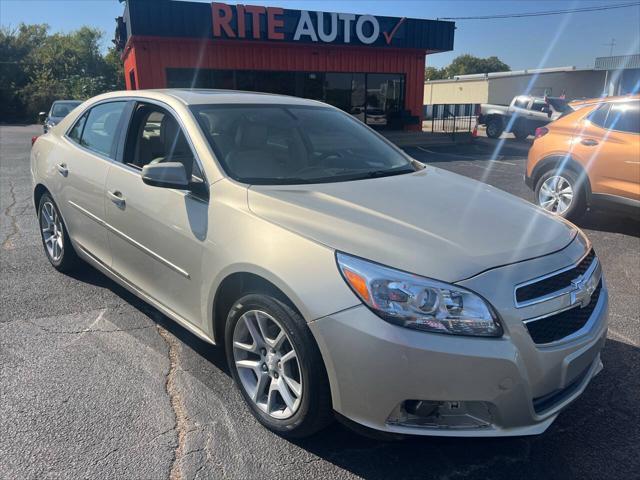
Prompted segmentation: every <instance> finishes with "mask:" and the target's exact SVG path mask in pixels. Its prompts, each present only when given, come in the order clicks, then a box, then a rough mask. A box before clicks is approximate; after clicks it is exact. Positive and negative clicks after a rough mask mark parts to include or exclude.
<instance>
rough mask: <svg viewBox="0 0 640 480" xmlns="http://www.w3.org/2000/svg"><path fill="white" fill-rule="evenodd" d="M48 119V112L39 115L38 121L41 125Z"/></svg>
mask: <svg viewBox="0 0 640 480" xmlns="http://www.w3.org/2000/svg"><path fill="white" fill-rule="evenodd" d="M46 118H47V112H40V113H39V114H38V121H39V122H40V123H44V121H45V119H46Z"/></svg>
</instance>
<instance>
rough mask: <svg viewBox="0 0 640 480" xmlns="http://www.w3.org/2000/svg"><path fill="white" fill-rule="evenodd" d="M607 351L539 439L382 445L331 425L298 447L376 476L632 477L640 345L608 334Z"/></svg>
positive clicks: (638, 448) (637, 441)
mask: <svg viewBox="0 0 640 480" xmlns="http://www.w3.org/2000/svg"><path fill="white" fill-rule="evenodd" d="M602 356H603V362H604V364H605V368H604V370H603V371H602V372H601V373H600V374H599V375H598V376H597V377H596V378H594V379H593V381H592V382H591V384H590V385H589V386H588V387H587V389H586V391H585V392H584V393H583V395H582V396H581V397H580V398H578V399H577V400H576V401H575V402H574V403H573V404H571V405H570V406H569V407H568V408H567V409H566V410H565V411H564V412H562V413H561V414H560V416H559V417H558V418H557V419H556V422H555V423H554V424H553V425H552V426H551V427H550V428H549V429H548V430H547V431H546V432H545V433H543V434H542V435H539V436H535V437H507V438H478V439H472V438H447V437H407V438H406V439H404V440H400V441H395V442H388V441H387V442H383V441H376V440H372V439H369V438H365V437H362V436H360V435H357V434H355V433H352V432H350V431H348V430H347V429H345V428H342V427H340V426H339V425H334V426H332V427H331V428H330V429H328V430H326V431H323V432H321V433H320V434H318V435H317V436H315V437H312V438H309V439H304V440H300V441H297V442H296V444H297V445H299V446H301V447H302V448H305V449H307V450H309V451H311V452H312V453H314V454H315V455H317V456H319V457H321V458H323V459H325V460H327V461H329V462H332V463H334V464H336V465H337V466H339V467H340V468H343V469H345V470H348V471H350V472H352V473H354V474H356V475H358V476H361V477H363V478H371V479H388V478H448V479H454V478H464V479H476V478H477V479H485V478H492V479H513V478H519V479H525V478H536V479H538V478H554V479H555V478H629V472H632V471H636V472H638V471H640V457H639V455H640V429H638V428H637V426H638V425H640V409H638V407H637V405H638V402H640V375H637V365H639V364H640V349H639V348H638V347H635V346H632V345H629V344H626V343H622V342H618V341H615V340H611V339H609V340H607V343H606V346H605V348H604V350H603V354H602ZM372 401H375V399H372ZM605 446H606V448H605ZM632 464H633V465H634V467H632ZM629 468H631V469H629Z"/></svg>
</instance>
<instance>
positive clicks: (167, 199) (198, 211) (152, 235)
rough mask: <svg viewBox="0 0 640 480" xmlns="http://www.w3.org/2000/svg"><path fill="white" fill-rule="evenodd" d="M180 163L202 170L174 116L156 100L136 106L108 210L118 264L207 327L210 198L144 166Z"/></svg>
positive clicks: (197, 176) (195, 173)
mask: <svg viewBox="0 0 640 480" xmlns="http://www.w3.org/2000/svg"><path fill="white" fill-rule="evenodd" d="M176 161H179V162H182V163H183V164H184V165H185V168H186V170H187V174H189V173H191V174H192V180H193V181H197V182H203V181H204V178H203V174H202V173H201V170H200V168H199V166H198V163H197V161H196V159H195V156H194V154H193V150H192V148H191V146H190V144H189V142H188V141H187V137H186V136H185V133H184V132H183V131H182V129H181V127H180V125H179V123H178V122H177V121H176V118H175V117H174V116H173V115H172V114H171V113H170V112H169V111H168V110H167V109H164V108H162V107H160V106H157V105H155V104H148V103H139V104H137V106H136V108H135V109H134V112H133V115H132V118H131V121H130V124H129V131H128V135H127V141H126V144H125V147H124V152H123V159H122V162H121V163H115V164H114V165H113V167H112V169H111V170H110V171H109V174H108V177H107V183H106V195H107V198H108V199H107V201H106V207H105V209H106V216H107V222H108V224H109V230H108V236H109V244H110V246H111V251H112V254H113V269H114V270H115V271H116V272H117V273H119V274H120V275H122V276H123V277H124V278H125V279H127V281H129V282H130V283H132V284H133V285H134V286H135V287H137V288H139V289H141V290H142V291H143V293H145V294H147V295H149V296H151V297H152V298H153V299H155V300H156V301H157V302H159V303H161V304H163V305H164V306H165V307H167V308H169V309H170V310H172V311H173V312H175V313H177V314H178V315H179V316H181V317H182V318H184V319H186V320H188V321H189V322H191V323H193V324H194V325H197V326H199V327H201V326H202V324H201V323H202V322H201V321H202V310H201V306H202V301H201V300H202V298H201V296H202V292H201V279H202V275H201V268H202V252H203V248H202V244H203V242H204V241H205V239H206V236H207V228H208V224H207V215H208V199H207V198H204V197H201V196H197V195H195V194H193V193H190V192H188V191H183V190H175V189H169V188H161V187H154V186H150V185H147V184H145V183H143V181H142V177H141V169H142V167H143V166H144V165H147V164H149V163H158V162H176Z"/></svg>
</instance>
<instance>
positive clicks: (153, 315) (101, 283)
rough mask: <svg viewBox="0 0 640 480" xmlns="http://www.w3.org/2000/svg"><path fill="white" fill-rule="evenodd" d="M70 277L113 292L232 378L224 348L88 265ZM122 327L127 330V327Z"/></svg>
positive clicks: (72, 273)
mask: <svg viewBox="0 0 640 480" xmlns="http://www.w3.org/2000/svg"><path fill="white" fill-rule="evenodd" d="M68 275H69V276H71V277H72V278H74V279H76V280H78V281H80V282H85V283H89V284H91V285H95V286H97V287H100V288H106V289H108V290H111V291H112V292H113V293H114V294H115V295H117V296H118V297H120V298H121V299H122V300H124V301H125V302H127V303H128V304H129V305H131V306H132V307H134V308H135V309H137V310H138V311H140V312H141V313H143V314H144V315H146V316H147V317H148V318H150V319H151V320H152V321H154V322H155V323H156V325H159V326H161V327H162V328H164V329H165V330H167V331H168V332H170V333H171V334H172V335H174V336H175V337H176V338H177V339H178V340H180V341H181V342H183V343H184V344H185V345H187V346H188V347H189V348H191V349H192V350H193V351H194V352H196V353H197V354H198V355H200V356H201V357H202V358H204V359H206V360H207V361H209V362H210V363H211V364H212V365H213V366H215V367H216V368H218V369H219V370H220V371H222V372H224V373H225V374H227V375H229V376H230V373H229V371H228V368H227V363H226V358H225V355H224V351H223V349H222V348H219V347H217V346H214V345H211V344H210V343H208V342H205V341H204V340H202V339H200V338H199V337H197V336H196V335H194V334H193V333H191V332H190V331H189V330H187V329H186V328H184V327H182V326H180V325H179V324H178V323H176V322H174V321H173V320H171V319H170V318H169V317H167V316H166V315H164V314H163V313H162V312H161V311H159V310H158V309H156V308H155V307H153V306H151V305H149V304H148V303H147V302H145V301H144V300H141V299H140V298H138V297H137V296H136V295H134V294H133V293H131V292H129V291H128V290H127V289H126V288H124V287H122V286H120V285H119V284H118V283H116V282H115V281H113V280H111V279H110V278H109V277H107V276H106V275H104V274H103V273H102V272H100V271H98V270H96V269H94V268H93V267H91V266H89V265H86V266H85V267H84V268H79V269H77V270H75V271H73V272H71V273H69V274H68ZM120 326H121V327H123V328H126V325H120Z"/></svg>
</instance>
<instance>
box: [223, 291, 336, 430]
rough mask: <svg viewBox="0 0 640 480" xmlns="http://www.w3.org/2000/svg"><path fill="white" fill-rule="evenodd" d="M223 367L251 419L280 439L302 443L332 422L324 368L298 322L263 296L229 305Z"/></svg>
mask: <svg viewBox="0 0 640 480" xmlns="http://www.w3.org/2000/svg"><path fill="white" fill-rule="evenodd" d="M225 345H226V354H227V362H228V364H229V369H230V370H231V373H232V375H233V378H234V380H235V382H236V384H237V386H238V388H239V389H240V392H241V394H242V396H243V398H244V400H245V402H246V403H247V405H248V406H249V409H250V410H251V413H252V414H253V415H254V416H255V417H256V418H257V419H258V421H259V422H260V423H262V424H263V425H264V426H265V427H267V428H268V429H270V430H272V431H274V432H276V433H278V434H279V435H282V436H288V437H298V438H300V437H306V436H309V435H311V434H313V433H315V432H317V431H318V430H320V429H322V428H324V427H325V426H326V425H327V424H328V423H330V422H331V420H332V419H333V412H332V408H331V395H330V390H329V382H328V379H327V374H326V372H325V370H324V363H323V361H322V357H321V355H320V351H319V350H318V346H317V345H316V343H315V340H314V339H313V337H312V335H311V333H310V332H309V329H308V327H307V325H306V323H305V321H304V319H303V318H302V317H301V316H300V314H298V313H297V312H296V311H295V310H293V309H292V308H291V307H290V306H288V305H287V304H285V303H283V302H281V301H280V300H277V299H276V298H273V297H271V296H268V295H264V294H250V295H246V296H244V297H242V298H240V299H239V300H238V301H236V302H235V304H234V306H233V307H232V309H231V311H230V313H229V316H228V318H227V325H226V329H225Z"/></svg>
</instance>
